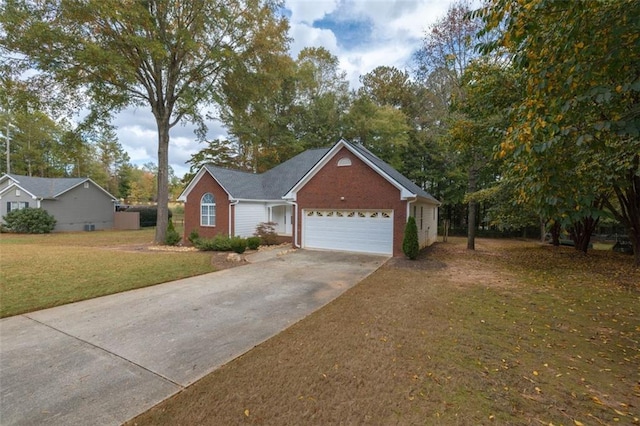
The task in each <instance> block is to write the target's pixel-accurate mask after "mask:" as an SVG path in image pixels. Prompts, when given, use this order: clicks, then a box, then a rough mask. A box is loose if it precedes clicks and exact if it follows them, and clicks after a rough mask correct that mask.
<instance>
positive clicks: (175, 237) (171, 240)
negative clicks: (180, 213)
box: [164, 219, 181, 246]
mask: <svg viewBox="0 0 640 426" xmlns="http://www.w3.org/2000/svg"><path fill="white" fill-rule="evenodd" d="M180 239H181V238H180V234H178V231H176V228H175V227H174V226H173V220H171V219H169V225H167V235H166V236H165V237H164V242H165V244H166V245H168V246H176V245H178V243H179V242H180Z"/></svg>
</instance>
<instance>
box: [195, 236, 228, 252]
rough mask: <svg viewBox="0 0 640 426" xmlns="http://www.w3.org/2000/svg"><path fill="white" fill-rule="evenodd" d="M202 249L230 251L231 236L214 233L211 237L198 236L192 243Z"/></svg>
mask: <svg viewBox="0 0 640 426" xmlns="http://www.w3.org/2000/svg"><path fill="white" fill-rule="evenodd" d="M194 245H195V247H196V248H197V249H198V250H202V251H231V238H229V237H227V236H225V235H216V236H215V237H213V238H199V239H198V240H197V243H196V244H194Z"/></svg>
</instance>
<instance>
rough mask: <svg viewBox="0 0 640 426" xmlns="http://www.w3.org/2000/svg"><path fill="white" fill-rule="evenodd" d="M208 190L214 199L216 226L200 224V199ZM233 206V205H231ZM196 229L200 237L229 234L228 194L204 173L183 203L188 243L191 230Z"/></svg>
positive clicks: (186, 241) (185, 237)
mask: <svg viewBox="0 0 640 426" xmlns="http://www.w3.org/2000/svg"><path fill="white" fill-rule="evenodd" d="M207 192H210V193H212V194H213V196H214V197H215V200H216V226H200V200H201V199H202V196H203V195H204V194H205V193H207ZM232 208H233V207H232ZM193 229H196V230H197V231H198V233H199V234H200V236H201V237H206V238H211V237H214V236H216V235H218V234H222V235H229V195H228V194H227V193H226V192H225V191H224V189H222V187H221V186H220V185H218V183H217V182H216V181H215V179H213V177H211V175H210V174H209V173H204V174H203V175H202V177H201V178H200V180H199V181H198V182H197V183H196V185H195V186H194V187H193V189H192V190H191V192H190V193H189V195H188V197H187V200H186V202H185V205H184V238H183V241H184V242H185V243H186V244H188V243H189V240H188V238H189V234H190V233H191V230H193Z"/></svg>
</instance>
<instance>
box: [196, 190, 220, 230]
mask: <svg viewBox="0 0 640 426" xmlns="http://www.w3.org/2000/svg"><path fill="white" fill-rule="evenodd" d="M200 225H201V226H216V199H215V198H214V197H213V194H211V193H209V192H207V193H206V194H204V195H203V196H202V199H201V200H200Z"/></svg>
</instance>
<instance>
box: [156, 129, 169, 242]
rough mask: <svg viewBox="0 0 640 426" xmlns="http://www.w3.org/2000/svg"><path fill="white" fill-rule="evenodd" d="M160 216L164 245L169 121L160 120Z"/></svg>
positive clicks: (159, 234)
mask: <svg viewBox="0 0 640 426" xmlns="http://www.w3.org/2000/svg"><path fill="white" fill-rule="evenodd" d="M156 122H157V124H158V216H157V224H156V237H155V242H156V243H157V244H164V242H165V239H166V236H167V226H169V119H168V118H167V119H164V120H163V119H162V118H160V119H158V118H156Z"/></svg>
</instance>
